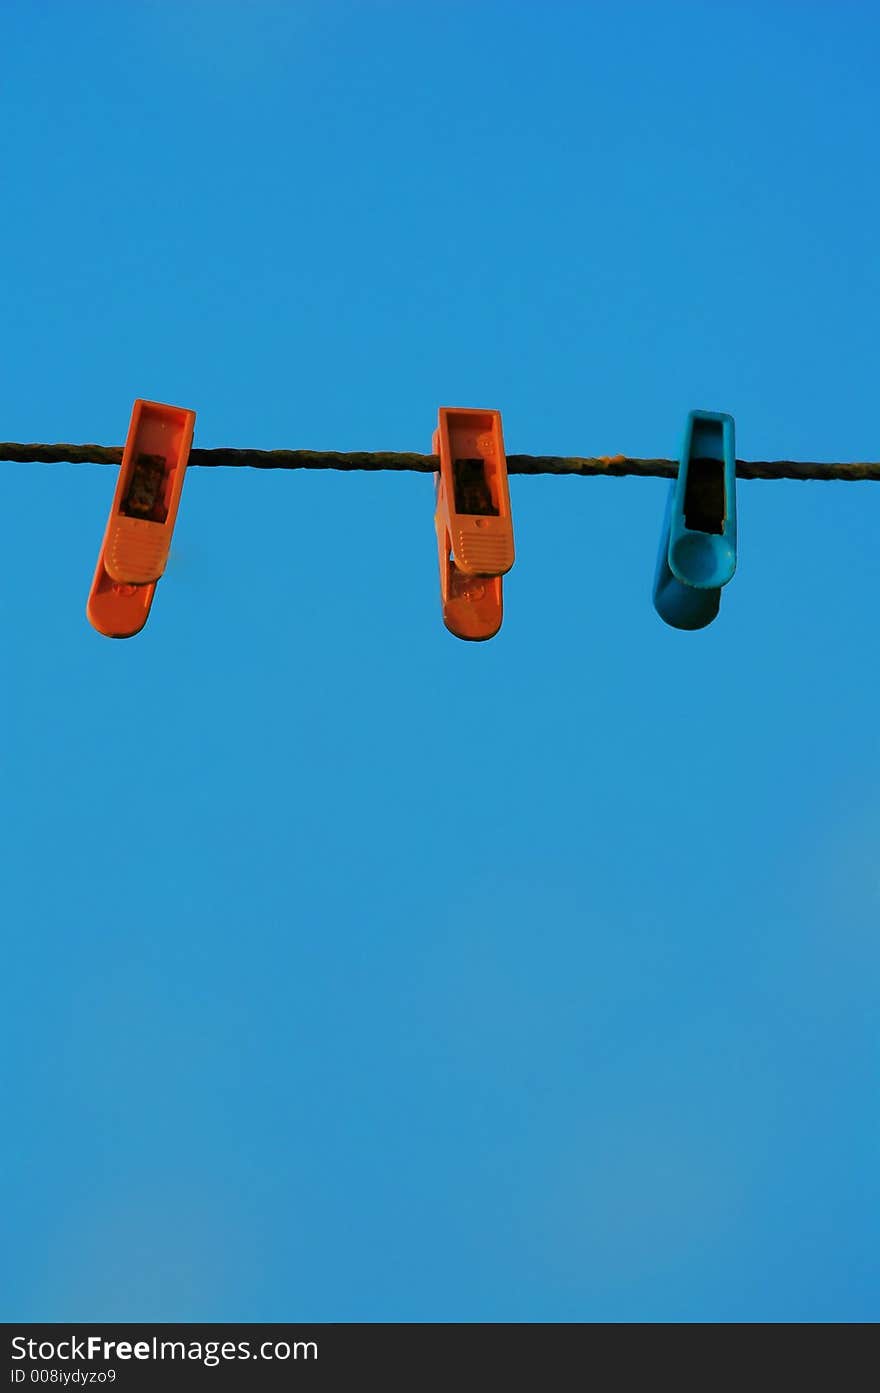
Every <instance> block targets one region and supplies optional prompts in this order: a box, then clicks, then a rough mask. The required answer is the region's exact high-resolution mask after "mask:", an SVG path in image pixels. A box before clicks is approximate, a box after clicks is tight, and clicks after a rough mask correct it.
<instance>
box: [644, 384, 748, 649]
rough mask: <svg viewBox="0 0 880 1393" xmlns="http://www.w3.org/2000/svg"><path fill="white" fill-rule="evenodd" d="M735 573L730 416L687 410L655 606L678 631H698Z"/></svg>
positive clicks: (669, 502)
mask: <svg viewBox="0 0 880 1393" xmlns="http://www.w3.org/2000/svg"><path fill="white" fill-rule="evenodd" d="M735 570H736V442H735V437H734V423H733V417H732V416H727V415H725V414H724V413H723V412H718V411H691V412H690V414H689V415H688V418H687V425H686V426H685V432H684V441H683V443H682V448H681V459H680V462H679V468H678V477H677V478H676V479H675V480H674V481H673V484H672V487H671V488H670V490H669V497H668V500H667V504H666V515H665V518H664V521H663V532H662V534H661V539H660V554H659V556H658V558H657V571H656V575H655V577H654V608H655V609H656V611H657V613H658V614H659V615H660V618H661V619H664V620H665V621H666V623H667V624H671V625H672V627H673V628H675V629H702V628H705V626H706V625H707V624H711V622H712V620H713V619H714V618H715V617H716V615H717V614H718V609H719V606H720V604H721V588H722V586H724V585H726V584H727V582H728V581H729V580H730V579H731V578H732V576H733V573H734V571H735Z"/></svg>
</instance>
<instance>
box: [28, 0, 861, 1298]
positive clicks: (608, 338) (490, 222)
mask: <svg viewBox="0 0 880 1393" xmlns="http://www.w3.org/2000/svg"><path fill="white" fill-rule="evenodd" d="M4 33H5V44H4V47H5V51H6V57H7V62H6V72H5V78H4V88H3V94H2V112H3V123H2V126H3V134H2V137H0V161H2V163H0V168H2V173H3V188H4V194H5V197H4V207H5V213H4V217H3V220H2V224H0V254H2V258H3V264H4V267H5V269H6V276H5V277H4V297H3V298H4V306H3V308H4V315H3V322H4V326H5V345H6V353H5V355H4V367H3V374H2V385H0V400H2V416H3V420H2V426H0V436H2V438H4V439H10V440H34V439H36V440H95V441H98V442H101V443H107V444H115V443H120V442H121V441H122V440H123V438H124V435H125V430H126V426H127V422H128V417H129V413H130V410H131V404H132V401H133V400H134V398H135V397H137V396H143V397H149V398H153V399H156V400H160V401H168V402H173V403H175V404H178V405H181V406H186V407H191V408H193V409H194V410H196V411H197V413H198V416H197V422H196V444H197V445H201V446H212V445H252V446H257V447H265V448H269V447H275V446H291V447H296V446H301V447H309V448H316V449H338V450H346V449H364V450H369V449H397V450H425V451H427V450H428V449H429V448H430V440H431V432H432V429H433V427H434V424H435V422H436V412H437V407H438V405H440V404H449V405H461V406H484V407H498V408H500V409H501V411H502V413H503V421H504V429H505V437H506V441H507V446H508V449H509V450H510V452H511V453H514V452H516V453H562V454H593V453H617V452H621V453H626V454H631V455H657V454H659V455H671V454H675V453H676V451H677V448H678V442H679V439H680V436H681V432H682V429H683V426H684V421H685V416H686V413H687V412H688V410H690V409H691V408H694V407H702V408H706V409H710V410H718V411H728V412H731V413H733V415H734V416H735V417H736V423H737V446H738V453H739V454H740V456H742V457H745V458H765V459H766V458H771V459H772V458H776V457H787V458H805V459H872V458H874V459H876V458H878V457H880V436H878V431H877V411H876V396H877V378H878V357H877V347H876V344H877V333H876V325H877V318H878V308H880V305H878V301H880V295H878V291H880V271H878V261H877V254H876V226H877V222H878V216H880V197H878V192H877V178H876V171H877V151H876V110H875V106H876V102H875V94H876V88H875V82H876V78H875V74H876V64H877V57H878V39H880V21H878V18H877V12H876V9H875V8H874V7H873V6H871V5H868V4H867V3H865V4H860V3H849V4H839V5H836V6H833V7H832V6H828V5H825V4H818V3H813V4H810V3H807V4H801V3H799V4H793V3H792V4H788V3H778V0H777V3H770V4H768V3H761V4H757V3H755V4H737V5H733V4H715V3H713V4H711V5H709V4H693V5H688V4H682V3H669V4H666V5H662V6H660V5H637V4H629V3H617V4H614V5H610V4H609V5H605V4H565V3H558V0H556V2H555V3H544V4H541V5H539V4H537V3H529V4H522V3H509V4H492V3H484V2H483V0H477V3H473V4H461V3H444V4H439V3H434V0H430V2H429V0H426V2H425V3H418V4H409V5H406V4H402V3H398V4H392V3H360V4H354V3H352V4H343V3H335V2H333V3H320V4H319V3H303V4H300V3H296V4H292V3H291V4H274V3H267V0H260V2H259V3H254V4H244V3H210V4H209V3H207V0H205V3H192V0H174V3H171V2H170V0H168V2H167V3H166V2H165V0H153V3H145V0H132V3H129V4H126V5H124V6H120V5H115V4H114V5H111V4H106V5H104V4H96V3H85V2H84V3H83V4H80V5H77V6H68V5H64V4H61V3H58V0H53V3H48V4H45V5H43V6H40V7H34V6H31V5H28V4H25V3H24V0H18V3H12V4H10V5H8V6H7V8H6V11H5V14H4ZM2 468H3V471H4V479H5V485H6V488H5V496H6V509H7V511H6V526H5V529H4V548H5V557H6V566H5V571H6V584H5V585H4V586H3V587H2V595H0V623H2V626H3V633H4V636H5V658H6V679H5V681H4V682H3V685H2V692H3V698H2V708H0V709H2V711H3V717H4V729H5V732H6V739H5V741H4V742H3V761H2V774H3V787H4V790H5V796H4V798H3V800H2V810H3V812H2V815H3V839H2V846H3V858H2V861H3V877H2V880H3V886H4V898H5V913H4V916H3V918H4V923H5V935H4V937H5V949H4V955H5V966H6V971H5V972H4V974H3V976H4V979H5V980H4V989H3V999H2V1033H3V1055H4V1058H5V1059H6V1061H7V1069H6V1070H5V1071H4V1072H5V1075H6V1082H5V1086H4V1092H5V1095H6V1100H7V1102H6V1116H7V1118H8V1119H9V1122H10V1125H9V1129H8V1133H7V1146H6V1147H5V1148H4V1153H5V1155H4V1171H5V1178H4V1182H3V1192H4V1195H5V1197H6V1203H5V1205H4V1210H5V1214H4V1226H5V1234H4V1237H3V1243H2V1246H3V1250H4V1251H5V1253H6V1254H7V1262H6V1263H5V1264H3V1268H4V1276H3V1279H2V1292H0V1295H2V1309H3V1311H4V1315H5V1318H6V1319H8V1320H23V1319H53V1320H87V1319H105V1320H111V1319H116V1320H138V1319H144V1320H149V1319H164V1320H286V1319H291V1320H297V1319H316V1320H347V1319H358V1320H367V1321H386V1320H417V1319H427V1320H444V1321H445V1320H501V1321H505V1320H527V1321H544V1320H563V1321H568V1320H587V1321H594V1320H615V1321H617V1320H659V1321H679V1320H698V1321H702V1320H723V1321H739V1320H765V1321H766V1320H793V1321H841V1320H870V1319H876V1318H877V1316H878V1260H877V1253H878V1251H880V1222H878V1214H880V1209H878V1198H880V1197H878V1174H880V1167H878V1159H880V1158H878V1149H880V1148H878V1132H880V1129H878V1110H877V1077H878V1049H877V1044H878V1029H877V1011H876V1003H877V993H878V977H880V953H878V942H877V920H878V909H880V872H878V869H877V854H876V847H877V843H878V839H880V808H878V800H877V786H878V775H880V750H878V741H877V736H876V687H877V678H878V664H877V656H876V654H877V646H876V631H877V611H878V605H880V563H878V554H880V549H878V546H877V536H878V533H880V488H877V487H876V486H874V485H871V484H860V485H844V484H828V485H821V484H798V483H763V482H743V483H741V484H740V487H739V535H740V563H739V569H738V572H737V575H736V577H735V579H734V581H733V582H732V584H731V585H730V587H729V588H728V589H727V590H726V591H725V593H724V598H723V602H722V608H721V614H720V617H719V619H718V621H717V622H716V623H715V624H714V625H713V626H712V627H711V628H710V629H708V630H705V631H703V632H700V633H691V634H688V633H678V632H675V631H673V630H671V629H668V628H666V627H665V626H664V625H663V624H662V623H661V622H660V620H659V619H658V618H657V616H656V615H655V613H654V611H653V609H652V607H651V601H650V590H651V583H652V578H653V571H654V562H655V555H656V547H657V540H658V535H659V529H660V525H661V520H662V515H663V507H664V502H665V496H666V488H667V485H666V484H665V483H664V482H663V481H660V480H632V479H620V480H591V479H557V478H533V479H514V480H513V481H512V484H511V496H512V503H513V512H514V525H515V531H516V540H517V564H516V567H515V569H514V571H513V572H512V573H511V575H510V576H509V577H508V579H507V581H506V582H505V603H506V617H505V623H504V627H503V629H502V632H501V634H500V635H499V637H498V638H497V639H495V640H493V641H492V642H491V643H489V644H485V645H469V644H463V643H459V642H457V641H456V640H454V639H453V638H451V637H450V636H449V635H448V634H447V633H446V632H445V630H444V629H443V626H442V624H441V622H440V616H439V598H438V580H437V574H436V570H437V562H436V549H435V541H434V534H433V526H432V511H433V495H432V487H431V481H430V479H428V478H426V477H424V476H416V475H406V476H397V475H393V476H392V475H387V474H386V475H377V476H365V475H338V474H329V473H311V474H306V473H297V474H280V473H279V474H258V473H254V472H245V471H232V470H226V471H208V470H193V471H192V472H191V473H190V475H189V476H188V478H187V481H186V485H185V488H184V492H183V500H182V504H181V510H180V515H179V521H178V525H177V530H176V533H175V542H174V548H173V552H172V558H171V562H170V564H169V568H168V571H167V572H166V575H165V578H164V579H163V580H162V582H161V584H160V586H159V589H158V592H157V596H156V601H155V604H154V606H153V612H152V616H151V618H150V622H149V625H148V627H147V629H146V630H145V631H144V633H143V634H142V635H141V636H140V637H138V638H137V639H134V640H131V641H130V642H127V643H114V642H111V641H109V640H106V639H102V638H100V637H99V636H98V635H97V634H95V633H94V632H93V631H92V630H91V629H90V628H89V627H88V625H87V623H86V621H85V617H84V607H85V600H86V595H87V592H88V587H89V583H90V580H91V576H92V571H93V567H94V562H95V558H96V555H97V549H98V546H99V543H100V539H101V535H102V532H103V528H104V523H105V521H106V515H107V511H108V508H109V505H110V499H111V496H112V492H113V485H114V471H113V470H110V469H106V468H99V467H92V466H80V467H75V466H68V465H58V466H52V467H43V466H38V465H14V464H8V463H7V464H3V466H2Z"/></svg>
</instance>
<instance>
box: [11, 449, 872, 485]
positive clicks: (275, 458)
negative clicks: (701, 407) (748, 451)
mask: <svg viewBox="0 0 880 1393" xmlns="http://www.w3.org/2000/svg"><path fill="white" fill-rule="evenodd" d="M121 459H122V446H121V445H39V444H36V445H24V444H17V443H15V442H7V443H5V444H3V443H0V460H9V461H11V462H14V463H22V464H119V463H120V461H121ZM189 464H190V466H191V467H192V466H195V467H198V466H202V467H208V468H214V469H217V468H235V469H244V468H247V469H343V470H355V469H359V470H369V471H372V472H375V471H377V470H392V471H398V472H400V471H407V470H408V471H411V472H413V471H414V472H416V473H419V474H432V473H434V472H435V471H436V470H437V469H439V467H440V462H439V460H438V458H437V456H436V455H414V454H397V453H389V452H388V451H381V450H380V451H377V452H373V453H364V452H360V451H358V452H355V453H346V454H339V453H337V452H336V451H333V450H233V449H225V448H220V449H216V450H199V449H195V450H192V451H191V452H190V457H189ZM507 469H508V473H510V474H591V475H603V474H604V475H609V476H612V477H621V476H622V475H625V474H630V475H635V476H636V477H640V478H655V479H674V478H675V476H676V475H677V473H678V460H671V459H630V458H629V457H628V456H626V455H597V456H592V457H589V458H581V457H580V456H576V455H571V456H566V455H508V456H507ZM736 473H737V477H738V478H740V479H819V480H826V479H840V480H844V481H849V482H857V481H859V480H864V479H878V480H880V462H873V463H861V462H857V463H836V464H818V463H812V462H809V461H804V460H739V459H738V460H737V462H736Z"/></svg>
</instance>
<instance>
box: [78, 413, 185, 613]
mask: <svg viewBox="0 0 880 1393" xmlns="http://www.w3.org/2000/svg"><path fill="white" fill-rule="evenodd" d="M195 420H196V413H195V412H194V411H187V410H185V409H184V408H183V407H180V406H164V405H162V404H161V403H160V402H155V401H142V400H140V399H138V400H137V401H136V402H135V404H134V408H133V410H132V413H131V424H130V425H129V428H128V438H127V440H126V442H125V450H124V451H123V455H122V464H121V466H120V469H119V478H118V479H117V481H116V492H115V494H114V495H113V506H112V507H111V509H110V518H109V521H108V523H107V530H106V532H105V533H104V540H103V542H102V544H101V551H100V555H99V556H98V565H97V569H96V571H95V577H94V580H93V581H92V588H91V591H90V593H89V599H88V604H87V605H86V615H87V617H88V620H89V623H90V624H91V625H92V626H93V628H95V629H97V630H98V633H100V634H106V636H107V637H108V638H130V637H131V636H132V635H133V634H136V633H138V632H139V631H140V630H141V629H142V628H143V627H144V625H145V624H146V622H147V616H148V615H149V613H150V605H151V604H152V602H153V595H154V594H155V591H156V583H157V581H158V580H159V579H160V577H161V575H162V573H163V571H164V570H165V565H166V562H167V560H168V552H169V550H170V547H171V534H172V532H173V530H174V523H175V520H176V518H177V509H178V505H179V503H180V494H181V490H182V488H183V478H184V474H185V472H186V466H187V461H188V460H189V452H190V447H191V445H192V438H193V428H194V426H195Z"/></svg>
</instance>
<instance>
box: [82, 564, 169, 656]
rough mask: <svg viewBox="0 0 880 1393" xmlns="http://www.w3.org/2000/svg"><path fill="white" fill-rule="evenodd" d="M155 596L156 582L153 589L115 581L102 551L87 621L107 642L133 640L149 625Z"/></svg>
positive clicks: (93, 583) (148, 586)
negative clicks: (148, 620)
mask: <svg viewBox="0 0 880 1393" xmlns="http://www.w3.org/2000/svg"><path fill="white" fill-rule="evenodd" d="M155 593H156V582H155V581H153V583H152V584H151V585H120V584H119V582H118V581H115V580H112V579H111V578H110V576H109V575H108V574H107V571H106V569H105V566H104V549H103V547H102V548H101V554H100V556H99V557H98V566H97V569H96V571H95V578H94V580H93V581H92V588H91V591H90V593H89V600H88V604H87V605H86V617H87V618H88V621H89V623H90V624H91V626H92V628H93V629H97V631H98V633H99V634H104V635H105V637H107V638H132V637H133V636H134V635H135V634H139V633H140V631H141V629H142V628H143V627H144V625H145V624H146V622H147V619H148V618H149V614H150V606H151V605H152V603H153V596H154V595H155Z"/></svg>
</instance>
